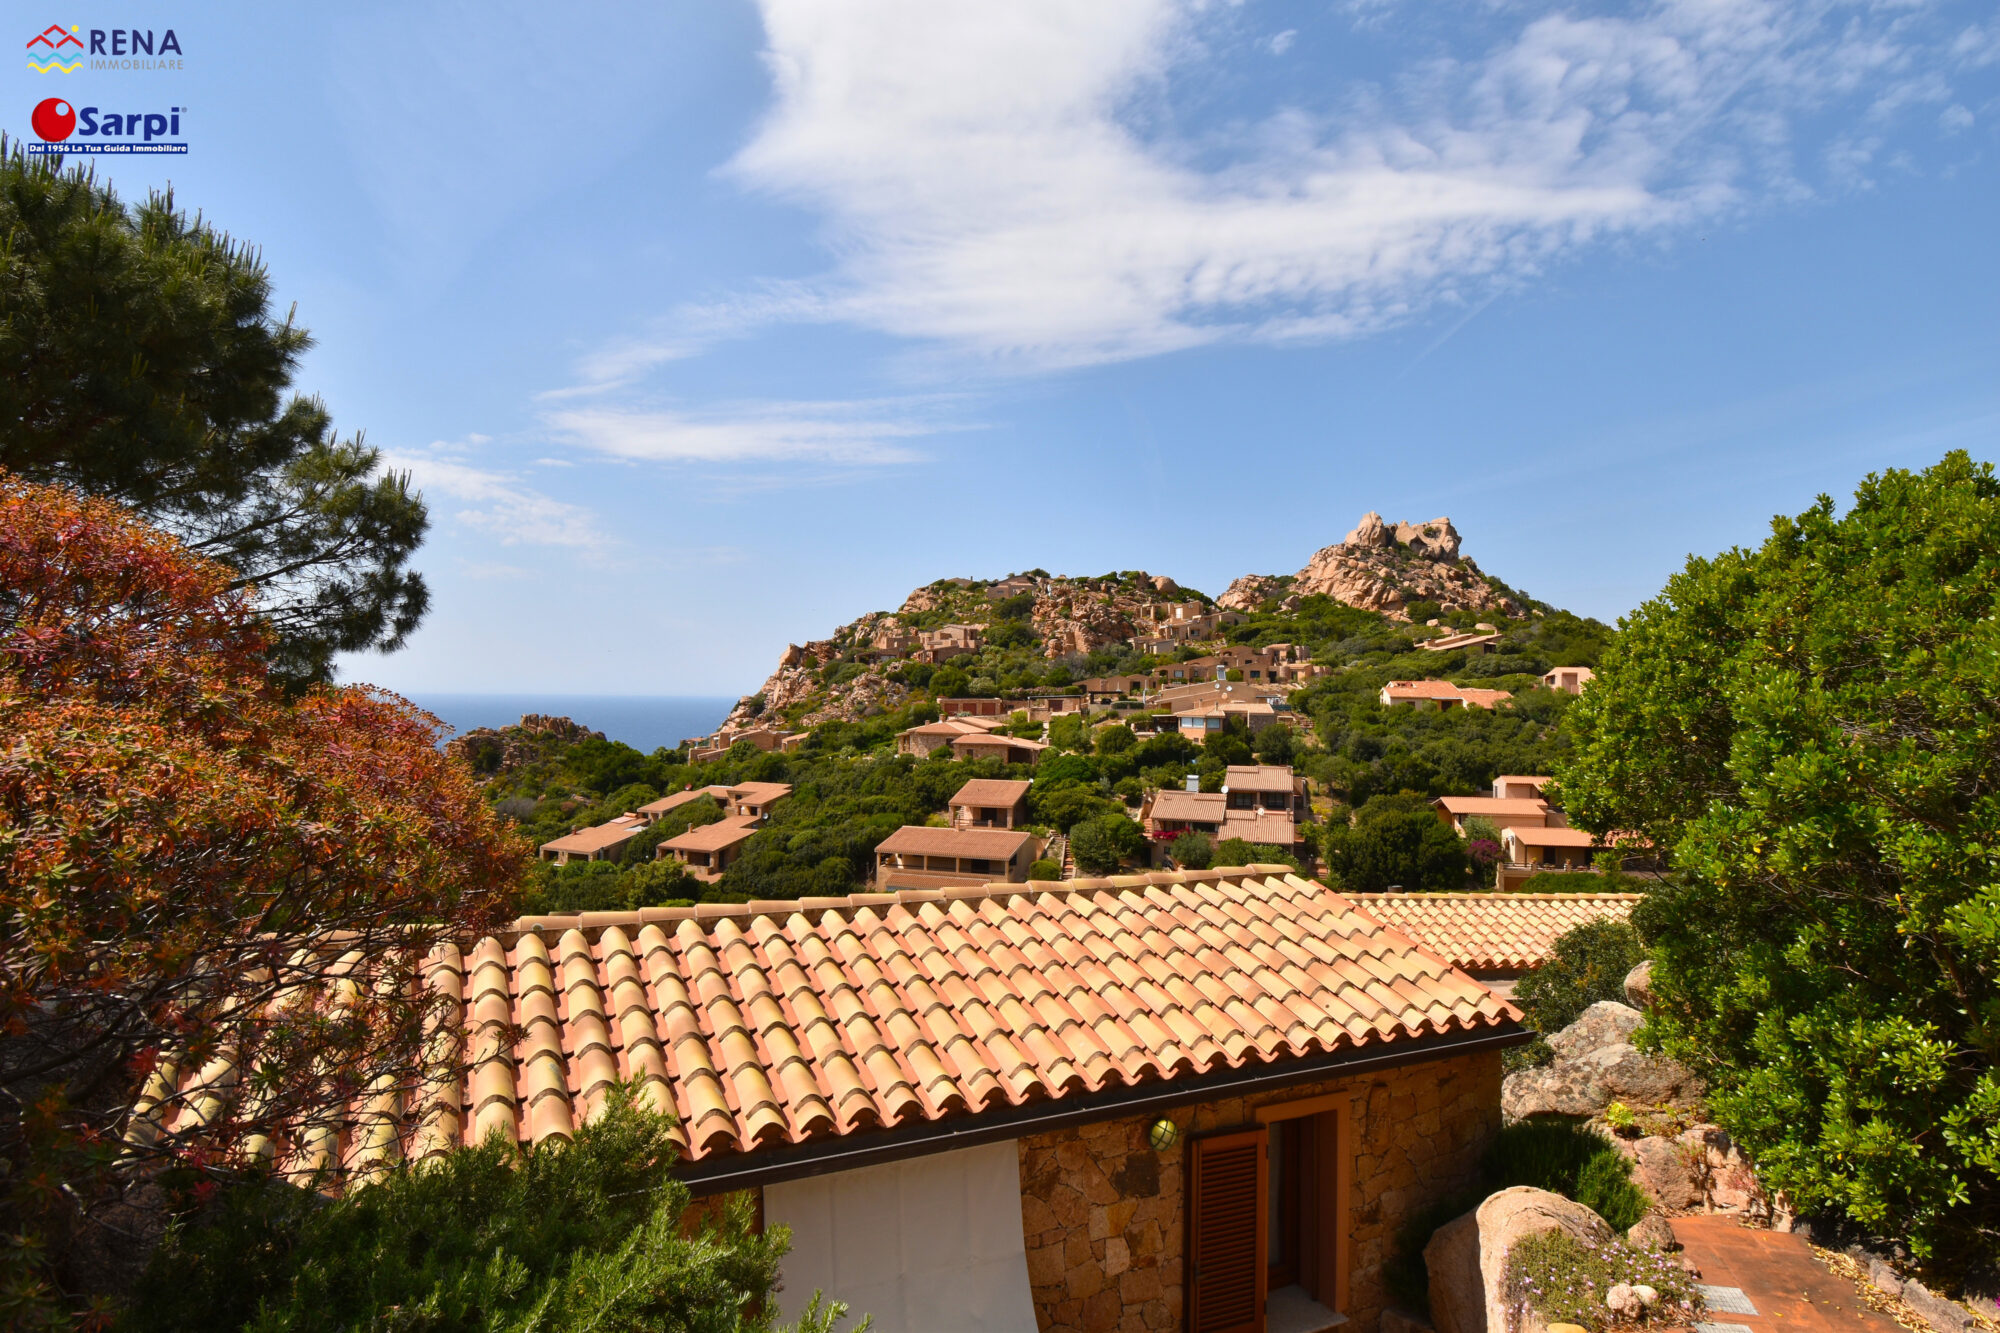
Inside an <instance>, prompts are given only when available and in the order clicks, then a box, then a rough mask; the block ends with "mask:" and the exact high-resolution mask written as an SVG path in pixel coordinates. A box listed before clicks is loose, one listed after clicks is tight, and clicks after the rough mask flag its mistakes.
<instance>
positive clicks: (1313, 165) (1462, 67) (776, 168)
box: [593, 0, 1985, 456]
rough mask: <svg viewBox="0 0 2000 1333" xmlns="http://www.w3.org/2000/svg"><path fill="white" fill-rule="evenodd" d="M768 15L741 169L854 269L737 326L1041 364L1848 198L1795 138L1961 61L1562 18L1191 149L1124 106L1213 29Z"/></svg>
mask: <svg viewBox="0 0 2000 1333" xmlns="http://www.w3.org/2000/svg"><path fill="white" fill-rule="evenodd" d="M762 11H763V16H764V22H765V30H766V38H767V49H766V54H765V58H766V62H767V64H768V66H769V69H770V72H771V76H772V79H773V82H774V85H775V92H776V100H775V104H774V106H773V107H772V109H771V111H770V113H769V114H768V116H767V117H766V119H765V120H764V121H763V123H762V124H761V125H760V126H759V128H758V130H757V132H756V134H755V135H754V137H753V138H752V140H751V141H750V142H749V143H748V144H747V145H746V146H745V147H744V148H743V150H742V151H741V152H740V153H739V154H738V155H737V157H736V158H735V159H734V161H733V162H732V163H731V164H729V166H728V167H727V168H726V170H727V172H728V173H729V174H730V175H732V176H733V177H734V178H735V179H737V180H739V181H741V182H742V183H744V184H745V185H747V186H749V187H752V188H754V189H757V190H760V191H763V192H766V193H769V194H771V195H773V196H776V197H780V198H783V199H787V200H791V201H796V202H798V203H801V204H803V205H806V206H808V207H810V208H812V209H815V210H817V211H818V212H819V213H820V214H821V215H822V216H823V217H824V219H825V221H826V227H827V234H826V240H827V242H828V244H829V246H830V248H831V249H832V250H833V252H834V253H835V254H836V255H837V256H838V258H837V260H836V264H835V267H834V268H833V270H832V271H831V272H829V273H827V274H826V275H824V276H823V277H821V278H819V279H817V280H814V281H809V282H803V283H798V282H794V283H789V284H785V285H783V286H774V287H772V288H770V289H767V290H765V291H762V292H758V293H755V294H753V295H749V296H746V297H745V298H744V299H743V300H742V301H740V302H737V303H734V304H733V305H730V306H727V308H726V309H724V310H723V311H722V312H721V314H720V316H719V318H720V320H721V321H722V322H727V321H728V320H729V319H731V318H733V319H735V320H737V321H739V322H744V321H747V322H778V321H789V320H818V321H840V322H846V323H851V324H855V325H859V326H862V327H866V328H871V329H877V330H881V331H885V332H887V333H890V334H893V335H897V336H901V337H904V338H910V339H916V340H920V341H923V342H925V343H929V344H933V345H942V346H944V347H948V348H952V349H957V350H960V351H964V352H969V353H972V354H974V355H976V356H980V357H984V358H988V359H991V360H996V361H1002V362H1008V363H1012V364H1016V365H1019V366H1022V367H1024V368H1050V367H1061V366H1067V365H1077V364H1086V363H1090V362H1096V361H1106V360H1118V359H1125V358H1130V357H1137V356H1145V355H1149V354H1154V353H1159V352H1165V351H1171V350H1174V349H1177V348H1184V347H1191V346H1197V345H1201V344H1205V343H1210V342H1215V341H1218V340H1223V339H1258V340H1297V339H1325V338H1338V337H1350V336H1355V335H1357V334H1363V333H1366V332H1369V331H1371V330H1374V329H1378V328H1381V327H1383V326H1385V325H1389V324H1393V323H1395V322H1398V321H1400V320H1403V319H1406V318H1409V317H1410V316H1411V315H1412V314H1413V313H1414V312H1417V311H1420V310H1422V309H1424V308H1425V307H1426V306H1428V305H1429V304H1430V303H1432V302H1434V301H1436V300H1438V299H1440V298H1441V297H1442V298H1447V299H1451V300H1477V299H1478V297H1479V293H1478V292H1477V291H1474V290H1468V289H1469V288H1490V287H1491V286H1492V285H1493V284H1494V282H1495V281H1496V280H1500V281H1507V280H1518V279H1519V278H1521V277H1523V276H1526V275H1532V274H1534V273H1536V272H1537V271H1539V270H1540V269H1541V268H1542V267H1544V266H1545V265H1546V264H1548V263H1549V262H1551V261H1552V260H1555V259H1558V258H1560V257H1563V256H1564V255H1566V254H1569V253H1571V252H1574V251H1576V250H1578V249H1579V248H1581V247H1584V246H1588V245H1591V244H1594V243H1600V242H1602V241H1604V240H1605V239H1607V238H1612V237H1617V236H1631V235H1647V234H1660V233H1663V232H1665V231H1666V230H1667V229H1671V228H1674V227H1677V226H1680V225H1685V224H1689V223H1692V222H1695V221H1699V220H1703V219H1707V218H1709V217H1712V216H1713V215H1714V214H1715V213H1717V212H1719V211H1722V210H1726V209H1730V208H1735V207H1741V206H1744V205H1745V204H1747V203H1751V202H1754V201H1756V200H1757V199H1759V198H1762V197H1797V196H1799V195H1800V194H1803V193H1807V192H1809V191H1810V188H1811V187H1810V185H1809V184H1807V183H1805V182H1803V181H1802V180H1801V177H1800V173H1801V172H1802V171H1821V170H1825V171H1829V172H1831V173H1833V174H1835V175H1836V176H1838V177H1839V178H1840V180H1839V181H1837V182H1836V183H1840V184H1846V183H1849V182H1851V181H1853V180H1854V179H1855V178H1856V176H1857V173H1858V171H1859V168H1860V166H1861V163H1860V162H1859V161H1858V160H1857V159H1859V158H1865V157H1866V156H1867V155H1868V151H1872V148H1871V149H1870V150H1864V151H1857V148H1858V146H1859V145H1860V144H1862V143H1865V142H1866V139H1865V138H1862V139H1857V138H1854V137H1852V136H1847V137H1842V136H1838V135H1827V136H1826V138H1828V139H1835V138H1840V139H1841V141H1840V142H1839V143H1837V144H1828V143H1820V144H1818V145H1815V146H1813V147H1812V149H1811V151H1806V152H1803V153H1800V152H1798V151H1797V148H1796V146H1795V144H1794V140H1795V137H1796V135H1797V130H1796V128H1795V127H1796V126H1797V125H1798V124H1799V123H1800V122H1801V121H1802V120H1803V119H1804V117H1805V116H1806V115H1807V114H1808V113H1814V114H1819V113H1823V112H1825V111H1826V110H1827V109H1828V108H1829V107H1830V106H1832V105H1833V104H1834V103H1836V102H1837V101H1839V99H1843V98H1854V99H1858V100H1859V101H1860V102H1861V103H1863V106H1862V107H1861V108H1860V109H1858V110H1855V111H1854V113H1853V116H1851V117H1849V118H1850V119H1854V118H1866V116H1867V115H1868V114H1869V111H1868V108H1870V107H1872V108H1874V115H1875V116H1876V117H1877V118H1878V119H1879V118H1881V117H1883V116H1886V115H1888V114H1889V113H1890V112H1892V111H1893V110H1894V109H1895V108H1896V107H1897V106H1900V105H1903V104H1905V103H1924V102H1935V101H1936V100H1937V98H1938V96H1939V90H1940V89H1942V88H1943V87H1944V86H1945V85H1944V84H1943V83H1941V82H1940V80H1939V78H1938V76H1937V72H1936V69H1935V68H1934V67H1935V66H1936V65H1938V64H1940V63H1942V62H1944V61H1946V60H1947V59H1948V58H1949V57H1948V55H1947V50H1948V48H1951V47H1953V45H1954V42H1953V38H1954V36H1957V35H1956V34H1949V33H1935V32H1931V31H1930V30H1929V29H1927V28H1921V22H1920V20H1922V21H1927V16H1923V15H1918V16H1916V17H1912V15H1911V13H1910V11H1907V10H1904V9H1901V8H1898V7H1896V6H1875V7H1868V6H1855V7H1841V8H1838V9H1835V10H1828V9H1825V8H1823V7H1809V6H1804V5H1793V4H1788V3H1783V2H1782V0H1727V2H1725V0H1658V2H1656V3H1653V4H1650V5H1643V6H1641V7H1640V8H1639V9H1637V10H1636V11H1634V12H1632V13H1631V14H1630V15H1628V16H1624V17H1588V18H1577V17H1571V16H1569V15H1568V14H1566V13H1546V14H1542V15H1540V16H1538V17H1537V16H1530V17H1528V18H1526V19H1525V20H1513V21H1514V22H1516V23H1518V25H1519V26H1518V27H1517V28H1516V29H1515V30H1514V31H1513V33H1512V35H1511V36H1510V37H1509V38H1508V39H1506V40H1504V41H1502V42H1500V43H1498V44H1497V45H1494V46H1492V47H1490V48H1489V49H1486V50H1483V51H1479V52H1472V53H1462V54H1460V55H1458V56H1456V57H1438V56H1434V55H1426V56H1425V57H1424V58H1423V59H1421V60H1414V61H1412V62H1411V63H1410V64H1408V65H1407V66H1406V67H1405V68H1404V70H1403V71H1402V72H1401V73H1400V75H1399V76H1398V77H1397V78H1395V79H1393V80H1392V81H1390V82H1388V83H1387V84H1385V85H1384V86H1383V87H1379V88H1350V89H1348V90H1346V91H1344V92H1343V93H1342V94H1341V95H1340V96H1341V98H1342V100H1341V102H1340V103H1339V104H1338V105H1332V106H1326V107H1315V108H1300V107H1280V108H1276V109H1274V110H1272V111H1271V112H1270V114H1268V115H1266V116H1265V117H1264V118H1263V119H1262V120H1261V121H1259V122H1257V123H1255V124H1253V125H1251V126H1250V127H1249V128H1247V129H1240V130H1232V131H1221V132H1218V135H1219V136H1220V137H1217V138H1205V139H1203V140H1202V142H1201V143H1200V144H1199V145H1190V144H1187V143H1183V142H1178V141H1176V140H1174V139H1172V138H1170V137H1163V132H1152V133H1151V134H1150V135H1149V133H1148V132H1145V131H1142V129H1140V128H1135V126H1141V125H1160V124H1167V125H1171V124H1173V123H1174V118H1173V117H1172V116H1170V115H1135V114H1133V111H1134V108H1135V107H1140V108H1149V107H1154V106H1157V105H1160V104H1163V103H1164V102H1165V101H1167V100H1168V99H1170V97H1171V95H1172V90H1173V86H1174V80H1175V79H1176V78H1177V77H1180V76H1182V75H1183V74H1186V73H1187V72H1188V70H1187V68H1186V67H1188V66H1191V65H1194V64H1198V63H1199V62H1200V61H1202V60H1204V59H1206V58H1208V55H1209V48H1208V47H1207V46H1205V45H1204V43H1203V42H1202V41H1201V40H1200V33H1201V25H1202V24H1203V23H1204V22H1205V21H1206V19H1205V17H1204V15H1205V13H1206V12H1207V11H1206V10H1205V9H1204V7H1203V6H1202V5H1200V4H1198V3H1194V2H1193V0H1189V2H1188V3H1176V0H1094V2H1093V3H1091V4H1088V5H1077V4H1074V3H1071V0H1013V2H1012V3H1009V4H1004V5H995V4H992V3H990V2H989V0H977V2H976V3H975V2H974V0H962V2H961V3H955V4H954V3H943V2H941V0H921V2H920V0H849V2H847V3H835V2H834V0H762ZM1489 12H1490V13H1492V14H1495V15H1497V16H1498V18H1497V20H1496V21H1507V20H1508V16H1509V15H1510V14H1511V13H1513V12H1514V11H1510V10H1505V9H1500V10H1494V11H1489ZM1920 29H1921V30H1920ZM1983 38H1984V34H1983V33H1976V34H1975V33H1971V32H1968V33H1966V34H1964V35H1963V36H1957V41H1956V43H1955V45H1956V59H1957V60H1959V61H1960V62H1961V63H1969V62H1976V61H1978V60H1979V59H1980V58H1981V56H1982V55H1983V52H1984V49H1985V47H1984V40H1983ZM1271 48H1272V49H1273V50H1276V49H1278V43H1277V41H1273V42H1272V43H1271ZM1871 134H1872V131H1871ZM1801 164H1803V165H1801ZM711 317H712V318H718V317H717V316H716V315H715V312H711ZM611 368H612V369H613V370H614V371H615V370H620V369H622V368H623V367H621V366H619V365H617V364H616V363H615V360H614V364H613V365H612V367H611ZM627 420H628V426H630V429H628V428H627V427H625V426H621V427H619V428H618V430H617V431H616V432H615V433H616V434H617V435H618V436H619V438H621V439H624V438H644V439H646V440H648V441H651V442H652V443H651V444H649V445H647V446H646V447H647V448H649V449H657V450H663V451H664V452H665V454H666V455H667V456H707V454H708V452H709V451H711V450H714V451H720V452H723V453H729V452H731V451H732V450H733V451H737V452H742V451H745V450H748V451H750V452H755V451H757V450H758V449H763V450H766V451H769V452H767V455H766V456H782V455H783V451H784V450H785V449H786V448H791V447H811V446H809V445H798V444H797V443H796V442H794V443H789V444H788V443H787V442H786V441H785V439H778V440H776V441H775V442H774V441H773V439H772V437H771V436H770V435H769V434H768V433H767V432H759V431H752V432H749V433H747V434H746V433H744V432H742V431H736V432H733V433H732V432H721V433H718V432H715V431H694V430H690V429H688V428H687V426H686V424H685V423H683V422H681V421H680V420H679V419H676V418H671V417H668V418H644V419H643V424H636V425H634V424H632V423H631V421H630V419H627ZM598 428H599V427H593V429H598ZM725 440H727V441H733V443H725Z"/></svg>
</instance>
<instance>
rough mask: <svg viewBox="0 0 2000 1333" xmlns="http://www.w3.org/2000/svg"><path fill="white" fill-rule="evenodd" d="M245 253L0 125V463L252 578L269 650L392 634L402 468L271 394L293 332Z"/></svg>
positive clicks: (323, 661)
mask: <svg viewBox="0 0 2000 1333" xmlns="http://www.w3.org/2000/svg"><path fill="white" fill-rule="evenodd" d="M270 303H271V285H270V278H269V275H268V273H267V272H266V270H265V267H264V264H263V260H262V257H261V256H260V255H259V254H258V253H257V251H255V250H254V249H252V248H251V247H249V246H247V245H244V244H242V243H240V242H237V241H234V240H232V239H231V238H230V237H229V236H227V235H225V234H224V233H222V232H219V231H217V230H215V229H214V228H213V227H211V226H209V225H208V224H207V223H206V222H205V221H204V220H203V219H202V218H201V217H200V216H199V215H196V216H194V217H190V216H189V215H188V214H186V213H184V212H182V211H180V210H179V209H178V208H177V207H176V205H175V202H174V197H173V195H172V193H171V192H166V193H156V194H154V195H152V196H150V197H149V198H148V199H147V201H146V202H145V203H144V204H143V205H138V206H131V205H127V204H126V203H125V202H123V201H122V200H120V199H119V198H118V196H117V195H116V193H114V192H113V190H112V189H111V188H110V186H109V185H107V184H105V183H103V182H100V181H98V180H97V179H96V177H95V175H94V174H93V173H92V172H90V171H88V170H80V169H74V168H72V169H69V170H64V169H63V168H62V165H61V160H60V159H57V158H47V157H42V158H32V159H31V158H28V157H27V156H26V155H25V154H24V153H23V152H22V151H21V149H20V146H19V145H13V146H11V147H10V146H9V145H7V144H6V142H5V140H4V139H0V468H4V469H6V470H8V471H11V472H13V473H15V474H16V475H18V476H20V477H22V478H24V479H27V480H30V481H37V482H44V483H49V482H54V483H61V484H65V485H68V486H71V487H74V488H76V489H77V490H80V491H83V492H85V493H87V494H91V495H99V496H104V497H106V498H109V499H112V500H115V501H117V502H118V503H120V504H123V505H126V506H128V507H130V508H131V509H133V510H136V511H137V512H138V513H140V514H142V515H144V516H145V517H146V518H147V519H149V520H150V521H152V522H153V523H155V524H157V525H159V526H160V527H162V528H165V529H166V530H168V531H170V532H172V533H173V534H175V535H176V536H178V537H180V538H181V539H182V540H183V541H185V542H186V543H187V545H188V546H189V548H190V549H192V550H194V551H196V552H199V553H200V554H203V555H206V556H209V557H211V558H213V559H216V560H219V561H221V562H222V563H224V564H225V565H227V566H229V567H230V568H231V569H232V570H234V571H235V574H236V578H235V584H234V586H235V587H237V588H249V587H254V588H255V589H256V598H257V605H258V609H259V610H260V612H261V613H262V615H263V616H264V617H265V619H266V620H267V621H268V622H269V625H270V628H271V630H272V633H273V650H272V666H273V668H274V669H275V670H276V671H277V672H278V673H279V674H280V675H281V676H283V677H286V678H290V679H293V680H313V679H325V678H326V677H327V676H328V675H329V674H330V673H331V668H332V662H333V658H334V655H335V654H336V653H341V652H353V651H357V650H361V649H367V648H377V649H382V650H385V651H386V650H392V649H395V648H398V647H400V646H402V644H403V642H404V640H405V639H406V638H407V637H408V635H409V633H410V632H411V631H412V630H414V629H415V628H416V626H417V624H418V622H419V621H420V620H421V619H422V618H423V615H424V612H425V610H426V608H427V606H428V603H429V593H428V591H427V590H426V588H425V586H424V581H423V578H422V576H421V575H419V574H417V573H416V572H415V571H413V570H411V569H409V568H408V560H409V557H410V555H411V553H412V552H413V551H415V549H416V548H417V546H418V544H419V543H420V542H421V541H422V540H423V536H424V531H425V529H426V528H427V527H428V526H429V517H428V514H427V513H426V511H425V508H424V503H423V500H422V497H421V496H419V495H418V494H417V493H416V492H414V491H413V490H411V489H410V486H409V479H408V477H407V476H399V475H395V474H391V473H381V472H379V471H378V469H379V467H380V455H379V454H378V452H377V451H376V450H374V449H371V448H369V447H368V446H367V445H366V444H364V443H363V441H362V439H361V437H360V436H358V435H356V436H353V437H350V438H346V439H342V438H340V437H339V436H338V435H337V434H336V433H335V431H334V429H333V422H332V417H331V415H330V414H329V413H328V411H327V409H326V407H325V405H324V404H322V403H321V402H320V401H319V400H318V399H316V398H311V397H305V396H301V395H299V394H295V393H292V392H291V385H292V379H293V376H294V374H295V373H296V371H297V369H298V363H299V358H300V357H301V356H303V355H304V354H305V352H306V350H307V349H308V348H309V347H310V346H311V345H312V339H311V337H310V336H309V335H308V334H307V332H306V330H304V329H303V328H301V327H299V326H298V324H297V323H296V322H295V321H294V317H293V314H292V313H291V312H287V313H286V314H285V316H284V317H283V318H278V317H276V316H274V314H273V312H272V310H271V308H270Z"/></svg>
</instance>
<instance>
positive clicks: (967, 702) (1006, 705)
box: [937, 699, 1021, 717]
mask: <svg viewBox="0 0 2000 1333" xmlns="http://www.w3.org/2000/svg"><path fill="white" fill-rule="evenodd" d="M937 706H938V713H939V714H940V715H941V716H943V717H1011V716H1012V715H1013V714H1014V712H1015V711H1016V710H1017V709H1019V708H1020V707H1021V705H1020V704H1018V703H1015V702H1013V701H1012V700H1010V699H940V700H938V701H937Z"/></svg>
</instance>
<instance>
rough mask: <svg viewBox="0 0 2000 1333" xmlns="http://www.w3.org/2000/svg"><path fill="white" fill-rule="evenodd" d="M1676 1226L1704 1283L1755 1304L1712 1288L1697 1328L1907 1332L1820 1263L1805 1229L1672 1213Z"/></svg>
mask: <svg viewBox="0 0 2000 1333" xmlns="http://www.w3.org/2000/svg"><path fill="white" fill-rule="evenodd" d="M1673 1225H1674V1235H1675V1237H1677V1238H1678V1239H1679V1240H1680V1243H1681V1244H1682V1245H1683V1246H1684V1247H1685V1250H1686V1252H1685V1254H1684V1256H1683V1257H1684V1258H1686V1259H1688V1260H1689V1261H1691V1262H1692V1263H1693V1264H1694V1266H1695V1267H1696V1268H1698V1269H1700V1270H1701V1282H1702V1285H1703V1286H1705V1287H1711V1288H1713V1287H1721V1288H1725V1289H1727V1288H1736V1289H1738V1290H1740V1291H1741V1292H1742V1294H1743V1296H1744V1297H1746V1298H1747V1300H1746V1302H1745V1303H1746V1304H1747V1305H1749V1306H1751V1307H1752V1308H1754V1309H1755V1310H1756V1313H1755V1314H1749V1313H1745V1312H1742V1311H1741V1310H1730V1309H1728V1308H1726V1306H1727V1304H1729V1303H1730V1302H1729V1301H1728V1293H1727V1291H1724V1292H1711V1293H1710V1309H1709V1313H1708V1319H1707V1322H1706V1323H1704V1324H1701V1325H1698V1326H1697V1327H1698V1328H1700V1329H1701V1331H1702V1333H1736V1329H1732V1328H1731V1326H1732V1325H1734V1326H1736V1328H1737V1329H1748V1330H1750V1333H1904V1330H1903V1328H1902V1327H1901V1325H1899V1324H1897V1323H1896V1321H1895V1320H1893V1319H1891V1318H1890V1317H1889V1316H1888V1315H1885V1314H1881V1313H1879V1312H1877V1311H1875V1310H1871V1309H1869V1308H1867V1307H1866V1306H1864V1305H1862V1304H1861V1302H1860V1299H1859V1298H1858V1297H1857V1296H1856V1295H1855V1292H1854V1284H1853V1283H1851V1282H1849V1281H1847V1280H1846V1279H1845V1278H1842V1277H1841V1276H1839V1275H1838V1274H1836V1273H1832V1272H1829V1271H1828V1270H1827V1269H1826V1268H1824V1267H1822V1266H1821V1264H1820V1262H1819V1261H1818V1260H1817V1259H1815V1258H1814V1257H1813V1252H1812V1247H1811V1246H1809V1245H1807V1244H1806V1242H1805V1238H1804V1237H1802V1236H1792V1235H1787V1234H1784V1233H1782V1232H1776V1231H1758V1230H1754V1229H1752V1228H1749V1227H1746V1226H1744V1225H1742V1224H1741V1223H1740V1222H1738V1221H1737V1220H1736V1219H1735V1218H1733V1217H1677V1218H1675V1219H1674V1223H1673ZM1717 1297H1721V1298H1722V1299H1720V1300H1718V1299H1717Z"/></svg>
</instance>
